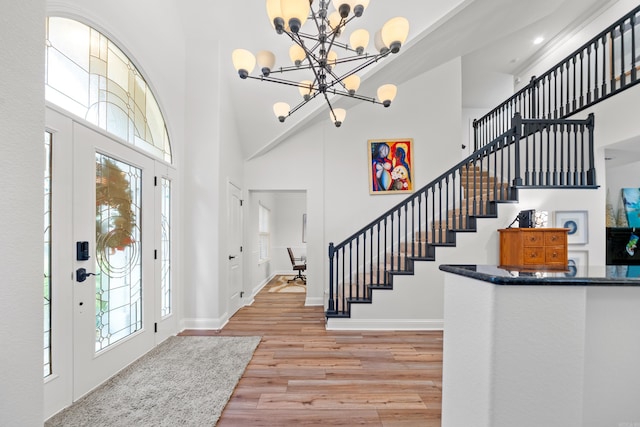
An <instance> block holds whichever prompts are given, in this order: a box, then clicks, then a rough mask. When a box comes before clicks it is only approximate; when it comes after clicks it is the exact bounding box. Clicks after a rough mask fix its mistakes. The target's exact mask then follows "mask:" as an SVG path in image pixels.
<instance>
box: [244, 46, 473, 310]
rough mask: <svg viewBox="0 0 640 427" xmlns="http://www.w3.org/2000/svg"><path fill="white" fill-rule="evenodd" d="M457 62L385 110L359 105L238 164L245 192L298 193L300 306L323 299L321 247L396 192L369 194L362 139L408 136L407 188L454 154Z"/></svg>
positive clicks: (412, 85)
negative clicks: (303, 269)
mask: <svg viewBox="0 0 640 427" xmlns="http://www.w3.org/2000/svg"><path fill="white" fill-rule="evenodd" d="M460 121H461V65H460V58H456V59H455V60H453V61H450V62H448V63H446V64H444V65H442V66H440V67H437V68H436V69H434V70H431V71H429V72H427V73H425V74H423V75H421V76H419V77H417V78H415V79H413V80H411V81H409V82H408V83H406V84H403V85H401V86H400V87H399V89H398V97H397V98H396V100H395V101H394V103H393V104H392V106H391V107H390V108H388V109H384V108H380V107H378V106H372V105H370V104H366V103H361V104H359V105H357V106H356V107H354V108H350V109H349V110H348V112H347V117H346V119H345V122H344V123H343V125H342V127H340V128H335V127H334V126H333V124H332V123H330V122H329V120H327V121H326V122H323V123H320V124H317V125H315V126H312V127H310V128H308V129H306V130H304V131H302V132H300V133H299V134H297V135H294V136H293V137H291V138H289V140H287V141H285V142H284V143H283V144H281V145H280V146H278V147H276V148H275V149H273V150H271V151H269V152H267V153H266V154H264V155H263V156H261V157H258V158H255V159H252V160H250V161H247V162H246V164H245V174H246V175H245V183H246V185H247V188H250V189H256V190H259V189H264V190H287V189H291V190H300V189H302V190H306V191H307V227H308V231H309V236H308V243H307V258H308V266H309V267H308V274H307V278H308V281H307V303H310V302H311V301H313V303H317V304H323V303H324V302H325V301H324V299H325V298H324V289H325V287H326V286H327V283H328V279H327V278H326V271H327V269H328V266H327V265H328V264H327V260H328V257H327V247H328V244H329V242H334V243H338V242H340V241H341V240H342V239H344V238H346V237H348V236H350V235H351V234H352V233H354V232H356V231H357V230H358V229H359V228H360V227H362V226H364V225H365V224H366V223H367V222H368V221H371V220H373V219H374V218H375V217H376V216H378V215H380V214H381V213H383V212H384V211H386V210H387V209H389V208H391V207H392V206H393V205H394V204H396V203H398V202H400V201H401V200H403V198H404V197H403V196H402V195H370V194H369V190H368V188H369V183H368V176H369V175H368V155H367V140H369V139H380V138H413V140H414V169H415V171H414V172H415V173H414V184H415V188H420V187H421V186H423V185H425V184H426V183H428V182H429V181H430V180H431V179H433V178H435V177H436V176H438V175H439V174H441V173H442V172H444V171H445V170H446V169H445V168H446V167H451V166H453V165H454V164H455V163H457V162H458V161H459V159H460V132H461V123H460Z"/></svg>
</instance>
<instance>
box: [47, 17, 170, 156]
mask: <svg viewBox="0 0 640 427" xmlns="http://www.w3.org/2000/svg"><path fill="white" fill-rule="evenodd" d="M45 98H46V100H47V101H49V102H52V103H54V104H56V105H58V106H60V107H62V108H64V109H65V110H67V111H69V112H70V113H72V114H74V115H76V116H79V117H81V118H83V119H85V120H87V121H89V122H91V123H93V124H94V125H96V126H98V127H100V128H101V129H104V130H106V131H107V132H109V133H111V134H113V135H115V136H117V137H119V138H122V139H123V140H125V141H128V142H129V143H131V144H133V145H135V146H137V147H140V148H141V149H143V150H145V151H147V152H149V153H151V154H152V155H154V156H155V157H157V158H159V159H162V160H164V161H166V162H169V163H170V162H171V146H170V144H169V136H168V134H167V129H166V125H165V121H164V118H163V116H162V113H161V111H160V107H159V106H158V103H157V102H156V99H155V97H154V95H153V93H152V92H151V89H150V88H149V86H148V85H147V83H146V82H145V80H144V79H143V77H142V75H141V74H140V72H139V71H138V69H137V68H136V66H135V65H134V64H133V62H132V61H131V60H130V59H129V58H128V57H127V55H125V54H124V53H123V52H122V51H121V50H120V49H119V48H118V47H117V46H116V45H115V44H114V43H113V42H112V41H111V40H109V39H108V38H107V37H106V36H105V35H104V34H102V33H100V32H99V31H97V30H95V29H93V28H91V27H88V26H87V25H84V24H82V23H81V22H78V21H75V20H72V19H67V18H60V17H49V18H48V19H47V40H46V70H45Z"/></svg>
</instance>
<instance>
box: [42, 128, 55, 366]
mask: <svg viewBox="0 0 640 427" xmlns="http://www.w3.org/2000/svg"><path fill="white" fill-rule="evenodd" d="M51 141H52V135H51V133H49V132H45V133H44V152H45V156H44V376H45V377H48V376H49V375H51V374H52V373H53V371H52V365H51Z"/></svg>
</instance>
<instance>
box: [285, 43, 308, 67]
mask: <svg viewBox="0 0 640 427" xmlns="http://www.w3.org/2000/svg"><path fill="white" fill-rule="evenodd" d="M306 57H307V54H306V52H305V51H304V49H303V48H301V47H300V46H298V45H297V44H294V45H292V46H291V47H290V48H289V58H291V62H293V63H294V65H295V66H296V67H299V66H300V64H302V61H304V59H305V58H306Z"/></svg>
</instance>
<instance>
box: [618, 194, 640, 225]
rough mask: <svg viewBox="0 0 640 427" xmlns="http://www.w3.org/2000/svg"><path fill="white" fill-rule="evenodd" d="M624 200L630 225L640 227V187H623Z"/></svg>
mask: <svg viewBox="0 0 640 427" xmlns="http://www.w3.org/2000/svg"><path fill="white" fill-rule="evenodd" d="M622 201H623V202H624V211H625V212H626V213H627V221H628V222H629V225H628V227H640V188H623V189H622Z"/></svg>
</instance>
